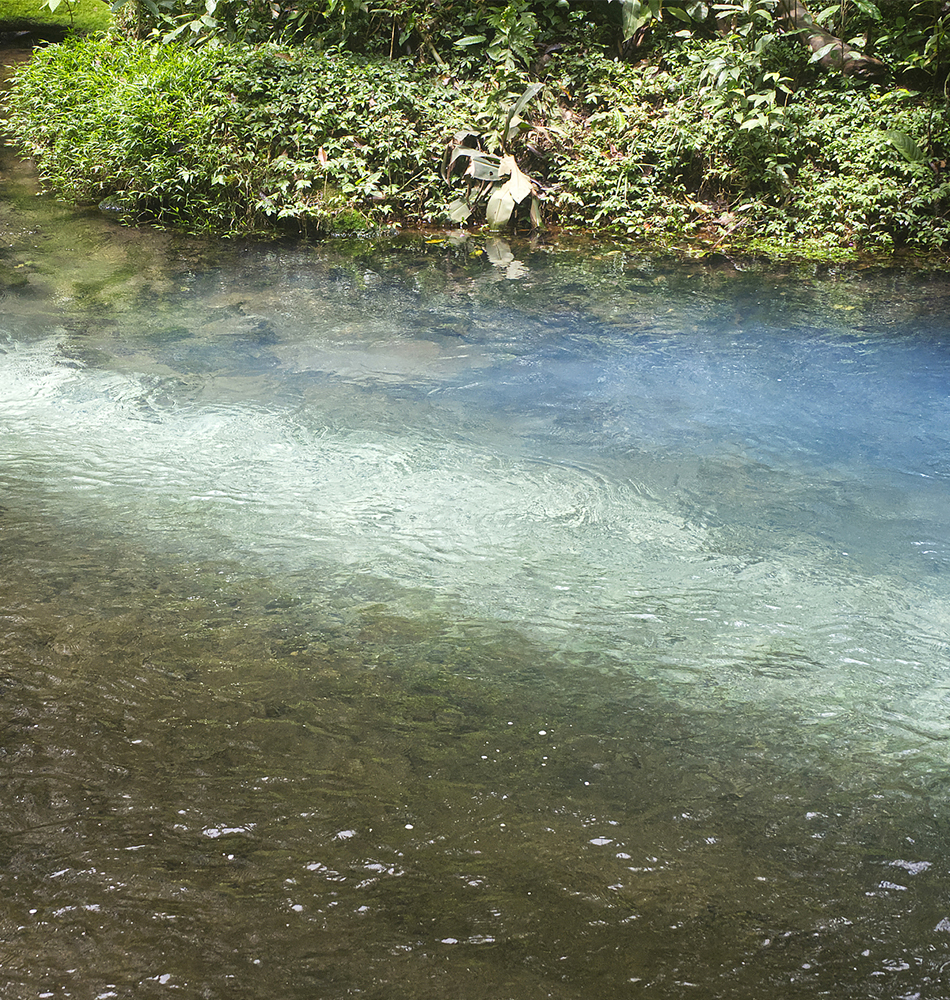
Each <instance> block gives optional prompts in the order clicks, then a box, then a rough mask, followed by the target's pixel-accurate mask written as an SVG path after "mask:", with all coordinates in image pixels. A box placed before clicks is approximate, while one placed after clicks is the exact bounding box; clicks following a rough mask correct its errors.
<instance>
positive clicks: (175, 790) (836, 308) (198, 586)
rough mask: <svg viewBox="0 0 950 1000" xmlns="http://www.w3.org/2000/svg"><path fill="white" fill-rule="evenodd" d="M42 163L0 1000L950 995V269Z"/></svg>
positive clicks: (8, 725) (22, 392)
mask: <svg viewBox="0 0 950 1000" xmlns="http://www.w3.org/2000/svg"><path fill="white" fill-rule="evenodd" d="M2 169H3V175H2V184H3V187H2V190H0V232H2V235H3V240H2V244H0V279H2V280H0V290H2V298H0V781H2V796H0V994H2V996H3V997H4V998H8V1000H36V998H40V997H43V998H45V997H56V998H59V997H63V998H66V997H71V998H80V1000H86V998H101V1000H104V998H109V997H122V998H125V997H129V998H131V997H135V998H136V1000H138V998H143V997H144V998H149V997H172V996H182V997H202V998H221V1000H243V998H247V1000H252V998H253V1000H297V998H299V1000H303V998H315V997H319V998H321V1000H336V998H343V997H351V996H361V997H368V998H380V1000H382V998H387V1000H388V998H393V997H399V998H406V1000H417V998H419V1000H421V998H432V1000H436V998H439V1000H442V998H450V997H451V998H453V1000H466V998H471V1000H476V998H477V1000H533V998H556V1000H568V998H571V1000H575V998H576V1000H581V998H585V1000H586V998H597V1000H614V998H628V997H631V998H632V997H637V996H641V995H643V996H649V997H652V998H670V1000H672V998H681V997H683V996H690V995H695V996H701V997H703V998H714V997H722V998H729V1000H744V998H748V1000H752V998H761V997H762V996H763V995H766V994H768V993H771V994H773V995H775V996H780V997H782V998H787V1000H793V998H799V997H800V998H805V997H808V998H812V997H815V996H824V995H827V996H834V997H836V998H855V1000H858V998H862V1000H863V998H868V997H880V998H906V1000H910V998H919V1000H938V998H946V997H947V996H948V995H950V993H948V987H947V985H946V984H947V982H948V978H950V959H948V958H947V955H948V953H950V949H948V945H950V868H948V860H947V859H948V854H950V852H948V846H950V845H948V838H950V795H948V790H947V789H948V784H947V770H948V761H947V753H948V738H950V675H948V667H950V646H948V641H950V603H948V597H950V572H948V571H950V536H948V515H950V461H948V460H950V407H948V387H950V318H948V317H950V308H948V306H950V280H948V278H947V276H946V275H943V274H939V273H934V272H928V271H924V270H921V269H914V268H909V267H906V268H905V267H900V266H884V265H878V266H868V267H863V268H861V267H856V266H851V267H845V266H841V267H833V266H821V265H782V266H778V265H772V266H769V265H765V264H761V263H755V262H736V261H729V260H727V259H725V258H721V257H719V258H713V259H711V260H709V261H707V262H692V263H691V262H677V261H672V260H667V259H663V258H658V257H656V256H651V255H650V254H647V253H643V252H640V251H637V250H634V249H631V248H630V247H629V246H621V245H604V244H598V245H592V244H586V245H571V244H567V243H561V244H557V245H546V244H545V243H544V242H543V241H542V242H539V243H528V242H514V241H511V242H506V241H504V240H501V239H486V238H484V237H479V236H472V237H469V238H465V237H463V236H461V235H460V234H452V233H446V234H434V235H432V236H430V237H419V236H403V237H392V238H388V239H386V240H377V241H369V240H363V241H361V240H348V241H337V242H333V241H331V242H327V243H324V244H320V245H316V246H311V245H305V244H294V243H280V244H267V245H255V244H244V243H240V244H239V243H220V242H213V241H202V240H196V239H193V238H189V237H184V236H179V235H173V234H168V233H161V232H155V231H149V230H136V229H129V228H124V227H122V226H121V225H119V224H118V223H117V222H116V221H114V220H110V219H108V218H106V217H104V216H103V215H102V214H100V213H99V212H97V211H77V210H73V209H70V208H68V207H65V206H62V205H58V204H57V203H56V202H55V201H53V200H52V199H50V198H47V197H44V196H41V195H38V194H37V193H36V189H35V182H34V180H33V179H32V175H31V173H30V171H29V169H28V168H27V167H26V166H25V165H23V164H19V163H17V161H15V160H14V159H13V158H12V157H11V156H10V155H9V153H8V154H6V159H5V160H4V162H3V165H2Z"/></svg>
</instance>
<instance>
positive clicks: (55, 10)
mask: <svg viewBox="0 0 950 1000" xmlns="http://www.w3.org/2000/svg"><path fill="white" fill-rule="evenodd" d="M111 24H112V14H111V11H110V7H109V4H108V3H106V2H105V0H0V33H2V32H17V31H29V32H34V33H40V34H53V35H56V34H61V33H65V32H67V31H77V30H78V31H85V32H92V31H106V30H108V29H109V27H110V26H111Z"/></svg>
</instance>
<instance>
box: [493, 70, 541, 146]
mask: <svg viewBox="0 0 950 1000" xmlns="http://www.w3.org/2000/svg"><path fill="white" fill-rule="evenodd" d="M543 88H544V84H542V83H532V84H531V86H530V87H528V89H527V90H526V91H525V92H524V93H523V94H522V95H521V96H520V97H519V98H518V100H517V101H515V103H514V104H512V106H511V107H510V108H509V109H508V117H507V118H506V119H505V127H504V129H503V130H502V135H503V136H505V139H506V141H507V139H508V138H509V136H508V130H509V129H510V127H511V120H512V119H513V118H514V117H515V115H520V114H521V112H522V111H524V108H525V105H526V104H527V103H528V101H530V100H531V98H532V97H534V96H535V95H537V94H538V93H539V92H540V91H541V90H542V89H543Z"/></svg>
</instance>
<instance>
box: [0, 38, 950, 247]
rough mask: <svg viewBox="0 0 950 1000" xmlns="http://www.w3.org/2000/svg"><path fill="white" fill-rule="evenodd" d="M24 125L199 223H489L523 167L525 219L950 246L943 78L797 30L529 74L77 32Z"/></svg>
mask: <svg viewBox="0 0 950 1000" xmlns="http://www.w3.org/2000/svg"><path fill="white" fill-rule="evenodd" d="M522 95H524V97H525V100H524V101H523V102H522V106H521V107H519V108H517V110H518V113H517V114H515V115H512V112H513V111H514V110H515V104H516V102H517V100H518V98H519V97H520V96H522ZM6 127H7V131H8V132H9V133H10V135H11V136H12V137H13V139H14V141H15V142H16V143H17V145H18V146H19V148H20V149H21V150H22V151H23V152H24V153H26V154H28V155H31V156H33V157H34V158H35V160H36V162H37V164H38V166H39V169H40V171H41V173H42V175H43V177H44V178H45V180H46V182H47V184H48V185H49V187H50V188H51V189H52V190H54V191H56V192H57V193H59V194H60V195H61V196H63V197H65V198H68V199H70V200H73V201H77V202H86V203H90V202H91V203H95V202H99V201H101V200H103V199H106V200H107V201H108V202H109V203H110V204H111V205H113V206H114V207H117V208H120V209H121V210H122V211H123V212H125V213H126V214H127V215H128V217H129V218H133V219H137V220H149V221H157V222H159V223H166V224H174V225H178V226H182V227H185V228H187V229H190V230H193V231H205V232H214V233H219V234H248V233H257V234H259V233H264V232H277V231H286V230H287V229H288V228H289V229H291V230H296V231H300V230H303V231H311V232H326V231H338V230H353V229H367V228H371V227H373V226H379V225H387V224H393V223H399V224H403V225H419V224H436V225H454V224H457V223H458V221H460V220H467V222H468V223H475V224H480V223H482V222H483V220H484V218H485V206H486V203H487V202H488V200H489V197H490V196H491V195H492V194H493V193H497V192H498V191H500V190H501V186H502V184H503V182H506V181H507V182H511V181H512V179H513V177H516V176H517V175H520V176H523V177H524V178H525V183H526V184H529V185H530V193H531V196H532V197H531V198H528V197H523V198H522V199H516V200H515V201H512V202H511V204H510V205H509V209H510V215H511V219H510V224H512V225H515V226H517V227H521V228H531V227H534V226H536V225H537V224H538V221H539V219H538V212H537V211H535V212H534V213H533V214H532V212H531V211H530V205H531V203H532V202H534V203H535V208H536V210H537V209H539V210H540V217H541V220H542V221H543V224H544V225H547V226H560V227H576V226H583V227H596V228H602V229H605V230H610V231H613V232H617V233H624V234H633V235H637V236H646V237H648V238H651V239H653V240H655V241H657V242H661V243H665V244H669V243H670V242H676V241H684V240H685V241H693V242H694V243H698V244H700V245H702V246H705V247H707V248H708V247H712V246H715V247H720V248H722V249H730V248H733V249H734V248H751V249H755V248H768V249H770V250H771V251H772V252H776V251H778V252H780V251H781V249H782V248H783V247H784V248H786V249H787V250H789V251H790V252H799V251H801V250H802V249H803V248H806V249H807V248H811V249H812V250H813V251H815V252H824V253H828V254H833V253H835V252H841V251H842V250H849V249H853V248H860V249H866V250H889V249H893V248H895V247H901V246H907V247H910V248H913V249H919V250H924V251H928V250H938V249H940V248H945V247H947V246H948V245H950V220H948V218H947V213H948V209H950V173H948V164H947V162H946V161H947V159H950V122H948V113H947V109H946V105H945V102H944V101H943V99H942V98H941V97H933V96H927V95H925V94H922V93H917V92H915V91H914V90H911V89H908V88H907V87H902V86H895V85H894V84H893V83H892V82H885V83H873V84H869V83H864V82H857V81H853V80H850V79H847V78H844V77H841V76H835V75H821V74H819V72H818V71H817V69H816V67H815V66H814V65H813V64H811V63H809V62H808V60H807V58H806V57H805V54H804V53H803V52H801V51H799V48H798V47H793V46H791V45H790V44H789V43H788V42H787V41H784V40H782V39H778V40H777V42H776V43H775V45H774V46H773V47H772V49H771V50H770V51H768V52H764V53H762V52H759V53H758V54H757V55H756V58H755V60H752V59H750V57H749V49H748V46H747V44H746V41H745V40H743V39H742V38H741V37H740V36H738V35H737V36H734V37H730V36H725V37H721V36H719V37H711V38H707V39H701V38H693V39H690V40H688V41H686V42H685V43H683V44H679V45H677V46H676V47H675V48H672V47H671V48H668V49H666V50H665V51H657V52H654V53H653V55H652V56H651V57H649V58H647V59H644V60H642V61H641V62H640V63H638V64H636V65H631V64H628V63H625V62H622V61H619V60H617V59H616V58H615V56H614V55H612V54H611V53H610V52H609V51H605V50H604V49H602V48H598V47H596V46H594V45H591V44H585V43H584V42H583V39H580V40H579V41H578V43H577V44H575V45H565V46H564V47H563V48H562V49H561V50H560V51H559V52H558V53H557V54H556V56H555V57H554V58H551V59H550V60H549V61H547V62H546V63H545V64H544V65H543V67H542V66H539V65H537V64H535V65H534V66H533V70H532V71H531V72H529V71H528V70H526V69H525V68H524V67H523V66H519V65H516V64H514V63H513V64H511V65H505V66H502V65H500V64H499V63H498V62H497V61H483V62H482V64H481V65H479V64H478V62H477V60H473V59H471V58H469V57H468V56H467V55H466V54H465V53H464V52H462V53H461V54H460V56H459V59H458V61H457V62H456V63H455V64H452V63H450V62H448V61H447V60H446V59H440V60H439V61H438V62H436V61H434V60H429V61H427V62H425V63H422V62H421V61H420V60H419V59H418V58H413V57H405V58H399V57H396V58H390V57H389V56H388V55H360V54H355V53H353V52H351V51H344V50H343V49H341V48H333V47H329V48H324V49H323V50H322V51H318V50H317V49H316V48H315V47H313V46H305V45H289V44H278V43H273V42H271V43H259V44H254V43H248V42H231V43H228V44H207V45H203V46H184V45H179V44H157V43H155V42H149V41H130V40H125V39H123V40H117V39H116V38H115V37H110V38H107V39H99V40H96V39H71V40H68V41H67V42H66V43H64V44H62V45H54V46H49V47H47V48H44V49H42V50H38V51H37V52H36V54H35V55H34V58H33V60H32V61H31V63H30V64H29V65H28V67H27V68H26V69H25V70H24V71H23V72H22V73H21V74H20V75H19V76H18V77H17V79H16V82H15V85H14V88H13V91H12V94H11V96H10V99H9V102H8V107H7V121H6ZM453 149H454V150H456V151H458V150H461V151H462V153H463V155H462V157H461V158H460V159H459V158H458V157H457V158H456V161H455V163H454V164H453V168H454V169H452V170H451V171H448V170H446V166H445V165H446V161H447V159H448V158H447V156H446V154H447V152H448V151H451V150H453ZM502 154H508V155H509V157H510V159H509V160H508V163H509V164H513V165H514V166H515V167H516V170H517V175H515V174H508V173H505V169H506V168H505V166H504V163H505V161H503V160H502V159H501V157H502ZM493 157H494V158H493ZM468 163H471V164H472V165H473V166H477V165H480V168H479V169H478V170H476V171H474V172H475V173H476V175H477V176H476V177H474V178H473V177H472V176H471V173H472V171H471V170H470V171H469V175H468V176H464V172H463V169H462V167H464V166H465V165H466V164H468ZM499 164H501V171H500V172H499ZM509 187H511V184H509ZM527 193H529V192H528V189H527V188H525V190H524V191H522V195H524V194H527ZM507 218H508V216H507V215H505V214H503V215H502V217H501V221H502V222H504V220H505V219H507Z"/></svg>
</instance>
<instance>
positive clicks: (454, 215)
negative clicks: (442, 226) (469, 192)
mask: <svg viewBox="0 0 950 1000" xmlns="http://www.w3.org/2000/svg"><path fill="white" fill-rule="evenodd" d="M471 214H472V210H471V209H470V208H469V207H468V205H466V204H465V202H464V201H462V199H461V198H456V199H455V201H453V202H452V204H451V205H449V218H450V219H451V220H452V221H453V222H464V221H465V220H466V219H467V218H468V217H469V216H470V215H471Z"/></svg>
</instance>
